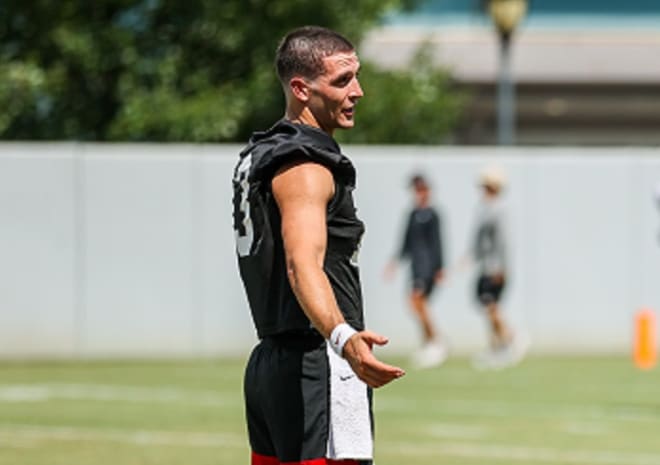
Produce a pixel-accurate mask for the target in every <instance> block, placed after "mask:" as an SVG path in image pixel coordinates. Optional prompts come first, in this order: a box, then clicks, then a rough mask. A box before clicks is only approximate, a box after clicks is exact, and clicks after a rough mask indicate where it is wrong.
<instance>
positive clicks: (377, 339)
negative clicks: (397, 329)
mask: <svg viewBox="0 0 660 465" xmlns="http://www.w3.org/2000/svg"><path fill="white" fill-rule="evenodd" d="M361 335H362V339H364V341H365V342H366V343H367V344H369V346H370V347H371V345H372V344H378V345H379V346H384V345H385V344H387V343H388V342H389V341H390V340H389V339H388V338H386V337H385V336H381V335H380V334H376V333H374V332H372V331H369V330H365V331H362V332H361Z"/></svg>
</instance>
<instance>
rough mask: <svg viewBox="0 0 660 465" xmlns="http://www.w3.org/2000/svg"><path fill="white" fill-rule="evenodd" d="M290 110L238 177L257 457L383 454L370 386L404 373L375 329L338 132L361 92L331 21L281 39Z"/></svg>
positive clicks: (266, 461) (246, 157) (259, 462)
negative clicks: (252, 342) (375, 446)
mask: <svg viewBox="0 0 660 465" xmlns="http://www.w3.org/2000/svg"><path fill="white" fill-rule="evenodd" d="M276 67H277V74H278V77H279V79H280V82H281V83H282V86H283V88H284V93H285V97H286V113H285V117H284V119H282V120H281V121H279V122H278V123H276V124H275V125H274V126H273V127H272V128H271V129H269V130H268V131H265V132H257V133H254V135H253V136H252V138H251V139H250V142H249V144H248V146H247V147H246V148H245V149H244V150H243V151H242V152H241V155H240V160H239V162H238V165H237V166H236V170H235V172H234V179H233V187H234V229H235V232H236V247H237V254H238V262H239V269H240V273H241V278H242V280H243V284H244V287H245V290H246V294H247V297H248V301H249V305H250V310H251V313H252V318H253V321H254V324H255V327H256V330H257V334H258V336H259V338H260V342H259V344H258V345H257V346H256V347H255V349H254V350H253V352H252V354H251V356H250V360H249V361H248V365H247V368H246V373H245V382H244V391H245V401H246V416H247V423H248V433H249V437H250V445H251V448H252V464H253V465H279V464H282V463H286V464H287V465H289V464H290V465H294V464H303V463H304V464H307V465H327V464H334V463H345V464H347V465H348V464H370V463H371V460H372V453H373V452H372V441H373V420H372V415H371V388H373V387H380V386H383V385H384V384H387V383H389V382H390V381H392V380H394V379H396V378H399V377H401V376H403V374H404V372H403V370H401V369H400V368H398V367H394V366H390V365H387V364H385V363H382V362H380V361H379V360H377V359H376V358H375V356H374V355H373V353H372V351H371V348H372V346H373V345H374V344H377V345H382V344H385V343H386V342H387V339H386V338H385V337H383V336H380V335H378V334H375V333H373V332H370V331H367V330H365V327H364V318H363V311H362V296H361V289H360V279H359V273H358V267H357V262H356V260H357V253H358V248H359V244H360V240H361V238H362V234H363V232H364V226H363V224H362V222H361V221H360V220H359V219H358V218H357V216H356V210H355V206H354V205H353V196H352V191H353V189H354V187H355V169H354V168H353V165H352V163H351V161H350V160H349V159H348V158H346V156H344V155H343V154H342V153H341V151H340V148H339V146H338V145H337V143H336V142H335V140H334V139H333V138H332V135H333V133H334V131H335V129H340V128H342V129H343V128H351V127H353V117H354V112H355V104H356V103H357V101H358V100H359V99H360V98H361V97H362V95H363V93H362V89H361V87H360V84H359V82H358V78H357V74H358V70H359V61H358V58H357V55H356V53H355V50H354V47H353V45H352V44H351V43H350V42H349V41H348V40H346V39H345V38H344V37H342V36H341V35H339V34H337V33H335V32H333V31H330V30H328V29H324V28H320V27H312V26H308V27H303V28H299V29H296V30H294V31H292V32H290V33H289V34H288V35H287V36H285V37H284V39H283V40H282V42H281V43H280V45H279V47H278V50H277V57H276Z"/></svg>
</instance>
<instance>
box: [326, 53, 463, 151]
mask: <svg viewBox="0 0 660 465" xmlns="http://www.w3.org/2000/svg"><path fill="white" fill-rule="evenodd" d="M432 63H433V61H432V58H431V45H430V44H429V43H426V44H423V45H422V46H421V47H420V48H419V50H418V51H417V53H416V54H415V56H414V57H413V59H412V60H411V62H410V64H409V66H408V67H407V68H406V69H403V70H395V71H384V70H381V69H378V68H377V67H376V66H374V65H373V64H369V63H366V64H364V65H363V66H362V69H361V70H360V82H361V84H362V87H363V90H364V93H365V97H364V98H363V99H362V100H360V101H359V102H358V104H357V109H356V122H357V123H356V125H355V128H354V129H352V130H350V131H341V132H339V133H337V134H338V138H339V140H340V141H342V142H351V143H361V144H370V143H371V144H373V143H379V144H388V143H391V144H395V143H396V144H437V143H441V142H444V141H445V139H446V138H447V135H448V134H449V133H450V131H451V130H452V128H453V127H454V126H455V125H456V123H457V121H458V119H459V117H460V115H461V109H462V108H463V105H464V101H465V95H464V92H462V91H459V90H457V89H456V88H455V86H453V85H452V81H451V77H450V76H449V74H448V73H447V72H446V71H443V70H441V69H438V68H436V67H434V66H433V64H432Z"/></svg>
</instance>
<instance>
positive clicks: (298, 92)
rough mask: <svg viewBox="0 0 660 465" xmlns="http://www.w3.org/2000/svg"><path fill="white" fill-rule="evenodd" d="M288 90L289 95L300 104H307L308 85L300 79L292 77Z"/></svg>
mask: <svg viewBox="0 0 660 465" xmlns="http://www.w3.org/2000/svg"><path fill="white" fill-rule="evenodd" d="M289 88H290V89H291V94H292V95H293V96H294V97H295V98H296V99H297V100H300V101H301V102H307V101H308V100H309V94H310V90H311V89H310V88H309V83H308V82H307V81H306V80H305V79H303V78H301V77H292V78H291V80H290V81H289Z"/></svg>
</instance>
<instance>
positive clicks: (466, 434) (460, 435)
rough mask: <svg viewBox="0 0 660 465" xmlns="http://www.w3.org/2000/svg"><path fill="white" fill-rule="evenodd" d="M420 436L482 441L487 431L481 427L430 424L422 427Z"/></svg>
mask: <svg viewBox="0 0 660 465" xmlns="http://www.w3.org/2000/svg"><path fill="white" fill-rule="evenodd" d="M422 434H425V435H427V436H430V437H433V438H442V439H483V438H486V437H487V436H488V430H487V429H486V428H484V427H481V426H470V425H455V424H451V423H432V424H430V425H428V426H426V425H425V426H424V430H423V432H422Z"/></svg>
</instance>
